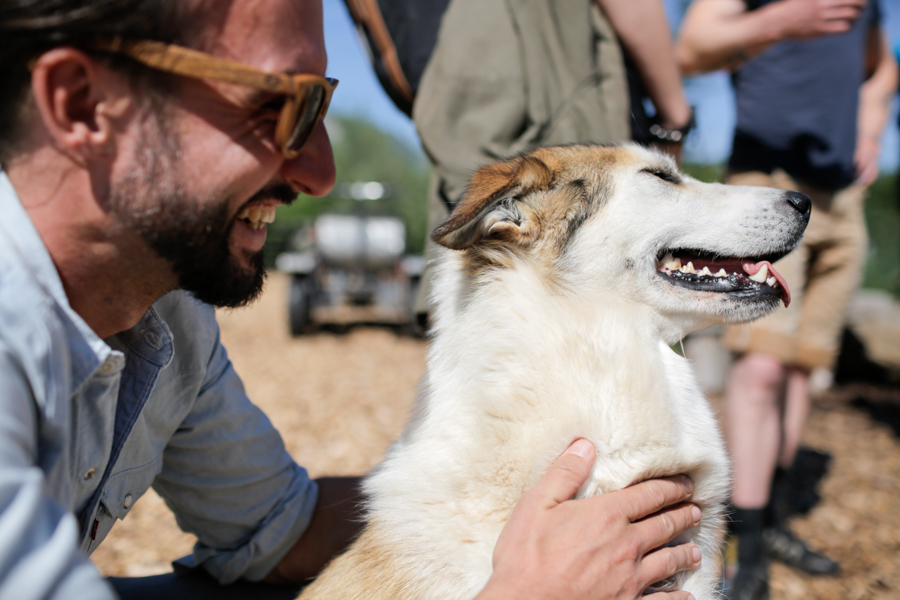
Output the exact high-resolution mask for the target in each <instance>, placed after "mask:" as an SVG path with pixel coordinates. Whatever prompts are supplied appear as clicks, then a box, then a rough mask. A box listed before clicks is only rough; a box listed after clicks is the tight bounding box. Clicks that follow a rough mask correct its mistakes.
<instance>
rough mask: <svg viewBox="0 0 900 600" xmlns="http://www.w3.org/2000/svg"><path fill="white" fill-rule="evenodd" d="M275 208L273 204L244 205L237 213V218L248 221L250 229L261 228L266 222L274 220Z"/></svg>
mask: <svg viewBox="0 0 900 600" xmlns="http://www.w3.org/2000/svg"><path fill="white" fill-rule="evenodd" d="M276 208H277V207H276V206H274V205H264V206H249V207H247V206H245V207H244V208H242V209H241V211H240V212H239V213H238V214H237V218H238V219H246V220H247V221H248V222H249V225H250V227H251V229H257V230H258V229H262V228H263V227H265V226H266V223H272V222H274V221H275V209H276Z"/></svg>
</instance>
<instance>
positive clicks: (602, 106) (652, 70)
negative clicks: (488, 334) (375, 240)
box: [412, 0, 693, 315]
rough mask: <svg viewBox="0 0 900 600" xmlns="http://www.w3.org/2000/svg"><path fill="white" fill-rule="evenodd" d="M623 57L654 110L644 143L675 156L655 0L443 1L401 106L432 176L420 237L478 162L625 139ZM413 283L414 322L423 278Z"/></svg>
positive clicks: (670, 93)
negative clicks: (416, 288)
mask: <svg viewBox="0 0 900 600" xmlns="http://www.w3.org/2000/svg"><path fill="white" fill-rule="evenodd" d="M620 42H621V47H620ZM623 48H624V50H625V51H627V53H628V54H629V55H630V57H631V59H632V61H633V63H634V66H635V68H636V70H637V72H638V73H639V74H640V76H641V79H642V81H643V83H644V86H645V88H646V91H647V94H648V96H649V98H650V99H651V100H652V101H653V104H654V106H655V107H656V118H655V124H656V125H657V127H656V128H655V129H654V131H655V132H656V136H657V138H656V139H657V141H658V142H659V143H660V145H661V146H663V147H664V148H665V149H667V150H669V151H670V152H672V153H673V154H675V155H676V156H677V155H678V152H679V150H680V141H681V140H682V139H683V136H684V135H685V134H686V133H687V131H688V130H689V129H690V128H691V126H692V125H693V114H692V111H691V108H690V106H689V105H688V103H687V99H686V97H685V95H684V90H683V88H682V85H681V77H680V74H679V72H678V67H677V64H676V61H675V56H674V52H673V47H672V39H671V34H670V30H669V25H668V22H667V21H666V16H665V12H664V9H663V5H662V2H660V0H596V1H592V0H579V1H575V2H556V1H554V0H508V1H507V0H452V1H451V2H450V4H449V6H448V7H447V9H446V12H445V13H444V15H443V18H442V20H441V23H440V29H439V31H438V35H437V44H436V46H435V48H434V52H433V53H432V55H431V58H430V60H429V62H428V64H427V67H426V68H425V71H424V73H423V75H422V78H421V82H420V83H419V86H418V90H417V94H416V97H415V101H414V103H413V108H412V115H413V119H414V121H415V123H416V128H417V129H418V132H419V136H420V137H421V139H422V145H423V147H424V148H425V152H426V154H427V155H428V157H429V159H430V160H431V163H432V165H433V167H434V174H433V176H432V183H431V189H430V192H429V230H430V229H432V228H433V227H435V226H437V225H439V224H440V223H442V222H443V221H444V220H445V219H446V217H447V215H448V214H449V207H450V206H452V205H453V204H454V203H455V202H456V201H457V199H458V198H459V197H460V196H461V194H462V193H463V191H464V189H465V185H466V183H467V182H468V179H469V176H470V175H471V173H472V171H473V170H474V169H475V168H476V167H478V166H479V165H481V164H484V163H486V162H488V161H491V160H494V159H497V158H501V157H508V156H511V155H514V154H516V153H519V152H525V151H528V150H531V149H533V148H535V147H537V146H541V145H549V144H566V143H574V142H595V143H604V142H619V141H623V140H629V139H631V129H630V127H631V125H630V122H631V121H630V114H629V113H630V103H629V97H628V81H627V77H626V71H625V63H624V60H623V54H622V50H623ZM427 244H428V246H427V247H428V254H429V256H430V255H431V254H432V253H433V251H434V246H433V243H432V242H430V240H429V241H428V242H427ZM426 268H427V267H426ZM423 282H424V285H423V286H422V288H423V289H422V293H420V296H419V300H420V301H419V302H418V312H419V313H420V315H421V314H423V313H424V312H425V311H426V301H427V293H428V288H429V287H430V286H429V285H428V271H427V270H426V274H425V276H424V278H423Z"/></svg>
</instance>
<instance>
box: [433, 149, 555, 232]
mask: <svg viewBox="0 0 900 600" xmlns="http://www.w3.org/2000/svg"><path fill="white" fill-rule="evenodd" d="M552 181H553V172H552V171H551V169H550V167H548V166H547V164H546V163H545V162H544V161H542V160H540V159H539V158H536V157H534V156H530V155H529V156H519V157H517V158H514V159H511V160H508V161H505V162H500V163H495V164H491V165H488V166H486V167H482V168H480V169H478V171H476V172H475V175H473V176H472V181H471V182H470V183H469V188H468V189H467V190H466V193H465V195H463V197H462V200H460V201H459V203H457V205H456V207H455V208H454V209H453V212H452V213H451V214H450V218H448V219H447V220H446V221H445V222H444V223H443V224H442V225H441V226H439V227H438V228H437V229H435V230H434V232H433V233H432V234H431V239H433V240H434V241H435V242H437V243H438V244H441V245H442V246H446V247H447V248H452V249H453V250H463V249H465V248H469V247H470V246H474V245H476V244H478V243H480V242H482V241H484V240H498V241H505V242H509V243H512V244H516V245H520V246H525V245H528V244H529V243H530V242H531V241H533V240H534V239H535V238H536V236H537V234H538V227H539V224H538V223H537V221H536V220H535V219H534V218H533V216H532V211H531V209H530V208H528V207H525V206H522V204H521V202H520V199H521V198H523V197H524V196H526V195H528V194H530V193H532V192H534V191H537V190H540V189H545V188H548V187H549V186H550V184H551V183H552Z"/></svg>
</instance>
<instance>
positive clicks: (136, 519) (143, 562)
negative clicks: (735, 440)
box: [93, 273, 900, 600]
mask: <svg viewBox="0 0 900 600" xmlns="http://www.w3.org/2000/svg"><path fill="white" fill-rule="evenodd" d="M286 297H287V278H286V277H284V276H283V275H280V274H278V273H274V274H273V275H272V277H271V279H270V282H269V284H268V287H267V290H266V293H265V294H264V295H263V297H262V299H261V300H260V301H259V302H257V303H255V304H254V305H252V306H251V307H249V308H246V309H241V310H237V311H230V312H222V313H220V323H221V327H222V339H223V341H224V343H225V345H226V347H227V348H228V350H229V354H230V356H231V358H232V360H233V362H234V364H235V367H236V368H237V371H238V373H240V374H241V375H242V377H243V378H244V382H245V385H246V387H247V390H248V393H249V394H250V397H251V398H254V400H255V401H256V402H257V403H258V404H259V405H260V406H261V407H262V408H263V410H265V411H266V413H267V414H268V415H269V417H270V418H271V419H272V422H273V423H274V424H275V426H276V427H277V428H278V429H279V431H281V433H282V435H283V436H284V438H285V440H286V444H287V448H288V451H289V452H290V453H291V455H292V456H294V458H296V459H297V461H298V462H300V464H302V465H304V466H306V467H307V468H308V469H309V471H310V473H311V474H312V475H313V476H319V475H325V474H357V473H362V472H364V471H365V470H366V469H368V468H369V467H371V466H372V465H374V464H375V463H377V462H378V460H379V459H380V458H381V456H382V455H383V453H384V451H385V449H386V448H387V447H388V445H389V444H390V442H391V441H392V440H393V439H394V437H395V436H396V435H397V434H398V433H399V432H400V430H401V429H402V427H403V424H404V422H405V420H406V417H407V414H408V411H409V407H410V405H411V403H412V401H413V398H414V395H415V386H416V385H417V383H418V381H419V379H420V378H421V375H422V372H423V370H424V365H425V350H426V342H424V341H421V340H412V339H409V338H403V337H399V336H397V335H395V334H394V333H393V332H392V331H390V330H387V329H384V330H382V329H377V328H362V329H355V330H351V331H350V332H349V333H347V334H345V335H334V334H328V333H322V334H316V335H312V336H309V337H304V338H294V339H292V338H291V337H290V336H289V335H288V332H287V316H286V313H287V306H286V304H287V303H286ZM860 397H861V398H865V399H866V400H867V401H869V402H873V403H875V404H874V406H876V407H881V408H882V409H884V410H886V411H888V412H889V413H891V411H893V413H892V414H896V413H897V411H898V410H900V392H897V391H890V390H884V389H876V388H865V387H855V388H840V389H838V390H835V391H832V392H829V393H828V394H827V395H825V396H824V397H822V398H819V399H818V400H817V402H816V408H815V409H814V411H813V413H812V415H811V418H810V422H809V425H808V427H807V431H806V436H805V440H804V441H805V443H806V445H808V446H811V447H813V448H816V449H818V450H821V451H824V452H829V453H831V454H832V455H833V456H834V460H833V462H832V466H831V471H830V473H829V475H828V476H827V477H826V479H825V480H824V482H823V484H822V488H821V492H822V496H823V500H822V502H821V503H820V504H819V505H818V506H817V507H816V508H815V509H814V510H813V511H812V512H811V513H810V514H809V515H807V516H805V517H803V518H801V519H798V520H797V521H796V523H795V529H796V530H797V531H798V533H800V534H801V535H803V536H804V537H806V538H807V539H809V540H811V541H812V542H813V544H814V545H815V546H816V547H818V548H820V549H824V550H826V551H827V552H828V553H830V554H831V555H832V556H834V557H835V558H837V559H839V560H841V561H842V564H843V566H844V571H843V574H842V575H840V576H836V577H827V578H812V577H806V576H803V575H800V574H798V573H796V572H795V571H792V570H790V569H787V568H785V567H783V566H781V565H777V564H776V565H774V566H773V573H772V574H773V581H772V586H773V593H772V600H801V599H803V600H806V599H814V600H832V599H833V600H839V599H840V600H889V599H900V439H898V437H897V435H896V434H895V433H894V432H893V430H892V429H891V428H890V427H889V426H888V425H885V424H883V423H881V422H879V421H876V420H873V418H872V417H871V415H870V412H869V411H866V410H862V409H861V408H859V407H854V406H852V405H851V401H852V400H854V399H856V398H860ZM870 406H872V405H871V404H870ZM882 412H883V411H882ZM192 544H193V539H192V537H191V536H189V535H186V534H183V533H181V532H180V531H179V530H178V528H177V526H176V525H175V522H174V518H173V517H172V515H171V513H169V511H168V509H167V508H166V507H165V505H164V504H163V502H162V501H161V500H160V499H159V497H157V496H156V495H155V494H153V493H152V492H151V493H148V494H147V495H146V496H145V497H144V498H142V499H141V500H140V501H139V502H138V503H137V504H136V505H135V507H134V509H132V512H131V514H130V515H129V517H128V519H126V520H125V521H123V522H121V523H119V524H117V525H116V527H115V528H114V529H113V531H112V533H111V534H110V536H109V537H108V538H107V540H106V541H105V542H104V543H103V544H102V545H101V546H100V548H99V549H98V550H97V551H96V552H95V553H94V555H93V560H94V562H95V563H96V564H97V566H98V567H99V568H100V570H101V571H102V572H103V573H105V574H109V575H131V576H136V575H146V574H152V573H161V572H166V571H169V570H171V569H170V566H169V562H170V561H171V560H173V559H175V558H177V557H179V556H182V555H184V554H187V553H189V552H190V549H191V545H192Z"/></svg>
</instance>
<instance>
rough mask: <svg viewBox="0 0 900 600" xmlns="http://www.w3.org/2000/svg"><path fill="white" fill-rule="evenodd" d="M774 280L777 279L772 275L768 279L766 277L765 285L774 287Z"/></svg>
mask: <svg viewBox="0 0 900 600" xmlns="http://www.w3.org/2000/svg"><path fill="white" fill-rule="evenodd" d="M776 281H778V280H777V279H775V278H774V277H769V278H768V279H766V285H767V286H769V287H775V282H776Z"/></svg>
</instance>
